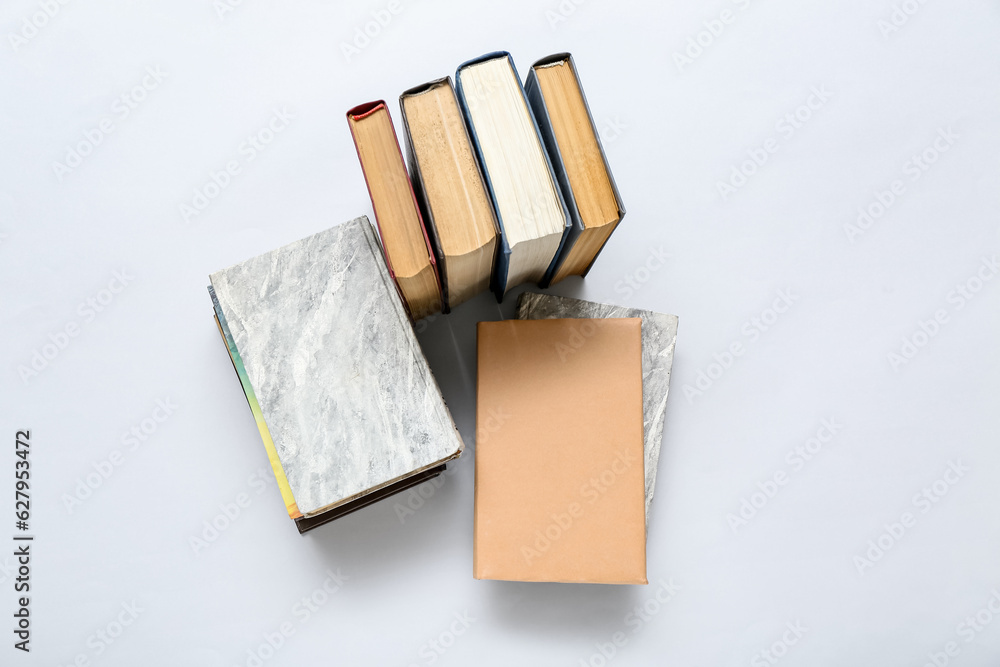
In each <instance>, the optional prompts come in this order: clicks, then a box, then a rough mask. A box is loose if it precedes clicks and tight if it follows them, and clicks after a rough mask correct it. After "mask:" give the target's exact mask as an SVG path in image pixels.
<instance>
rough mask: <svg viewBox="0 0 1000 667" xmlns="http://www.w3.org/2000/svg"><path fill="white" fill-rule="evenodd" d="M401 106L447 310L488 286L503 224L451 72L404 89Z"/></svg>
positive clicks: (419, 199) (415, 185) (412, 171)
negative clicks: (463, 112) (456, 93)
mask: <svg viewBox="0 0 1000 667" xmlns="http://www.w3.org/2000/svg"><path fill="white" fill-rule="evenodd" d="M399 108H400V112H401V113H402V117H403V127H404V129H405V131H404V136H405V137H406V144H407V154H408V161H409V165H410V178H411V181H412V183H413V191H414V193H416V196H417V202H418V203H419V204H420V212H421V214H422V215H423V219H424V223H425V225H426V227H427V231H428V234H429V236H430V240H431V246H432V248H433V250H434V256H435V259H436V260H437V268H438V275H439V277H440V278H441V294H442V300H443V302H444V303H443V307H442V310H443V311H444V312H446V313H447V312H449V311H450V309H451V308H452V307H453V306H456V305H458V304H460V303H462V302H463V301H466V300H468V299H470V298H472V297H473V296H475V295H477V294H479V293H480V292H484V291H486V290H487V289H489V285H490V278H491V276H492V273H493V260H494V258H495V255H496V248H497V241H498V236H499V229H498V228H497V223H496V217H495V214H494V212H493V205H492V203H491V201H490V196H489V193H488V192H487V191H486V184H485V182H484V181H483V176H482V173H481V172H480V170H479V164H478V162H477V161H476V154H475V150H474V149H473V147H472V141H471V139H470V138H469V133H468V130H467V128H466V126H465V121H464V119H463V118H462V112H461V110H460V109H459V108H458V100H457V98H456V97H455V88H454V87H453V86H452V82H451V77H445V78H443V79H438V80H436V81H431V82H429V83H425V84H423V85H421V86H417V87H415V88H411V89H409V90H407V91H405V92H404V93H403V94H402V95H400V97H399Z"/></svg>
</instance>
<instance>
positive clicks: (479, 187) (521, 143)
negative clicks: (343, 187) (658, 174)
mask: <svg viewBox="0 0 1000 667" xmlns="http://www.w3.org/2000/svg"><path fill="white" fill-rule="evenodd" d="M455 78H456V81H457V86H453V85H452V81H451V77H446V78H444V79H438V80H436V81H431V82H430V83H426V84H423V85H420V86H417V87H415V88H411V89H410V90H407V91H405V92H404V93H403V94H402V95H401V96H400V98H399V106H400V111H401V112H402V117H403V127H404V128H405V134H406V137H405V139H406V145H407V149H408V150H407V152H408V154H409V173H407V168H406V165H405V164H404V161H403V154H402V151H401V150H400V148H399V142H398V140H397V138H396V133H395V130H394V129H393V124H392V119H391V118H390V115H389V109H388V107H387V106H386V104H385V102H384V101H382V100H378V101H376V102H369V103H367V104H361V105H359V106H356V107H354V108H353V109H351V110H350V111H348V112H347V120H348V124H349V125H350V128H351V133H352V135H353V137H354V143H355V146H356V148H357V152H358V157H359V159H360V161H361V167H362V170H363V172H364V175H365V182H366V183H367V184H368V192H369V194H370V195H371V200H372V206H373V208H374V210H375V220H376V222H377V224H378V229H379V233H380V237H381V239H382V247H383V249H384V251H385V258H386V263H387V264H388V265H389V270H390V272H391V273H392V274H393V276H394V277H395V280H396V284H397V287H398V289H399V293H400V296H401V297H402V299H403V302H404V303H405V304H406V306H407V309H408V311H409V312H410V314H411V315H412V317H413V318H414V319H420V318H421V317H425V316H426V315H430V314H432V313H436V312H439V311H441V312H448V311H449V310H450V309H451V308H452V307H453V306H456V305H458V304H459V303H462V302H463V301H465V300H467V299H469V298H470V297H473V296H475V295H476V294H479V293H481V292H483V291H485V290H486V289H492V290H493V292H494V293H495V294H496V297H497V300H498V301H500V300H502V299H503V296H504V294H505V293H506V292H507V291H508V290H509V289H510V288H512V287H515V286H517V285H520V284H521V283H525V282H534V283H537V284H538V285H539V286H540V287H543V288H544V287H548V286H549V285H551V284H553V283H556V282H559V281H560V280H562V279H563V278H566V277H568V276H573V275H579V276H583V275H586V273H587V271H589V269H590V267H591V266H592V265H593V263H594V260H595V259H596V258H597V255H598V253H600V251H601V249H602V248H603V247H604V244H605V243H606V242H607V241H608V238H609V237H610V236H611V232H613V231H614V229H615V227H616V226H617V225H618V223H619V222H621V219H622V217H623V216H624V215H625V208H624V206H623V205H622V202H621V197H620V196H619V194H618V190H617V188H616V187H615V183H614V179H613V177H612V176H611V170H610V169H609V167H608V163H607V159H606V158H605V155H604V151H603V149H602V147H601V142H600V138H599V135H598V133H597V129H596V127H595V125H594V121H593V118H592V117H591V115H590V109H589V107H588V105H587V100H586V97H585V96H584V94H583V88H582V86H581V84H580V78H579V76H578V74H577V70H576V66H575V64H574V62H573V58H572V56H571V55H570V54H568V53H561V54H557V55H553V56H549V57H548V58H544V59H542V60H539V61H538V62H536V63H535V64H534V65H533V66H532V67H531V70H530V71H529V72H528V77H527V81H526V82H525V84H524V85H523V86H522V85H521V80H520V78H519V76H518V73H517V70H516V69H515V67H514V62H513V60H512V59H511V57H510V54H509V53H507V52H495V53H490V54H487V55H485V56H483V57H481V58H476V59H475V60H470V61H468V62H466V63H464V64H463V65H461V66H460V67H459V68H458V72H457V73H456V75H455Z"/></svg>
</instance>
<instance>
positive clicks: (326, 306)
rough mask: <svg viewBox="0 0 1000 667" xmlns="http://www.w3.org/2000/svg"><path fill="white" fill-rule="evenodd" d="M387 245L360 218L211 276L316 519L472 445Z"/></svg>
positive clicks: (281, 450)
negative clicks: (405, 301)
mask: <svg viewBox="0 0 1000 667" xmlns="http://www.w3.org/2000/svg"><path fill="white" fill-rule="evenodd" d="M381 253H382V250H381V248H380V247H379V245H378V240H377V239H376V237H375V233H374V231H373V230H372V227H371V224H370V223H369V222H368V219H367V218H366V217H360V218H356V219H354V220H351V221H350V222H347V223H344V224H342V225H339V226H337V227H334V228H332V229H328V230H326V231H324V232H320V233H318V234H314V235H313V236H310V237H308V238H305V239H302V240H300V241H296V242H294V243H291V244H289V245H286V246H284V247H282V248H278V249H277V250H272V251H271V252H267V253H264V254H263V255H259V256H257V257H254V258H252V259H248V260H246V261H245V262H241V263H239V264H236V265H234V266H231V267H229V268H228V269H224V270H222V271H219V272H217V273H213V274H212V275H211V276H210V279H211V282H212V287H213V288H214V290H215V294H216V297H217V299H218V302H219V304H220V305H221V308H222V312H223V314H224V316H225V320H226V323H227V324H228V328H229V331H230V332H231V334H232V338H233V342H234V343H235V345H236V349H237V351H238V353H239V356H240V358H242V361H243V365H244V366H245V368H246V374H247V377H248V378H249V380H250V384H251V385H252V387H253V390H254V393H255V394H256V397H257V401H258V403H259V404H260V409H261V413H262V414H263V417H264V421H265V422H266V423H267V428H268V431H269V432H270V435H271V438H272V439H273V440H274V446H275V449H276V451H277V453H278V458H279V459H280V460H281V465H282V468H284V472H285V476H286V477H287V479H288V484H289V486H290V487H291V490H292V494H293V495H294V496H295V502H296V504H297V505H298V508H299V511H300V512H302V514H303V515H304V516H306V517H308V516H314V515H316V514H318V513H320V512H323V511H325V510H327V509H330V508H331V507H334V506H336V505H340V504H342V503H344V502H346V501H349V500H352V499H354V498H356V497H359V496H361V495H364V494H366V493H368V492H370V491H374V490H376V489H378V488H381V487H383V486H386V485H388V484H390V483H392V482H395V481H398V480H401V479H404V478H406V477H409V476H410V475H412V474H414V473H416V472H419V471H422V470H426V469H428V468H431V467H434V466H436V465H439V464H440V463H442V462H444V461H447V460H449V459H452V458H455V457H457V456H458V455H459V454H461V452H462V449H463V444H462V439H461V436H460V435H459V433H458V430H457V429H456V428H455V423H454V421H452V418H451V413H450V412H449V411H448V408H447V407H446V406H445V403H444V399H443V398H442V396H441V392H440V390H439V389H438V386H437V382H436V381H435V380H434V376H433V375H432V374H431V370H430V367H429V366H428V364H427V359H426V358H425V357H424V355H423V352H422V351H421V349H420V345H419V344H418V342H417V338H416V335H415V334H414V332H413V328H412V326H411V325H410V321H409V319H408V318H407V315H406V312H405V310H404V309H403V306H402V304H401V303H400V301H399V296H398V295H397V293H396V288H395V285H394V283H393V282H392V279H391V278H390V276H389V272H388V269H387V268H386V265H385V262H384V261H383V259H382V254H381Z"/></svg>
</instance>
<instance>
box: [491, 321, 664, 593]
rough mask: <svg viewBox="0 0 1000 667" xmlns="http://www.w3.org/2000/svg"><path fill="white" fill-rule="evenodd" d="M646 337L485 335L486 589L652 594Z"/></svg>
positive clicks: (571, 327)
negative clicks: (515, 586) (543, 587)
mask: <svg viewBox="0 0 1000 667" xmlns="http://www.w3.org/2000/svg"><path fill="white" fill-rule="evenodd" d="M641 331H642V329H641V320H639V319H637V318H622V319H549V320H508V321H504V322H480V323H479V325H478V384H477V399H476V400H477V404H476V413H477V414H476V419H477V424H476V490H475V529H474V547H473V561H474V563H473V570H474V576H475V577H476V578H477V579H504V580H511V581H556V582H576V583H607V584H645V583H646V528H645V500H644V498H645V491H644V470H643V413H642V341H641Z"/></svg>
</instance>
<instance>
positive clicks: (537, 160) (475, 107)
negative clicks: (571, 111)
mask: <svg viewBox="0 0 1000 667" xmlns="http://www.w3.org/2000/svg"><path fill="white" fill-rule="evenodd" d="M455 79H456V82H457V83H456V87H457V92H458V101H459V105H460V106H461V108H462V113H463V114H464V116H465V120H466V124H467V125H468V128H469V134H470V136H471V137H472V143H473V146H474V147H475V149H476V155H477V158H478V160H479V165H480V167H481V168H482V172H483V177H484V178H485V180H486V188H487V190H488V191H489V193H490V197H491V199H492V203H493V207H494V211H495V212H496V218H497V223H498V224H499V227H500V249H499V251H498V254H497V258H496V264H495V266H494V271H493V281H492V282H493V291H494V292H495V293H496V297H497V300H498V301H500V300H502V299H503V295H504V294H505V293H506V292H507V290H508V289H509V288H511V287H515V286H517V285H519V284H521V283H524V282H536V283H538V284H539V286H541V287H546V286H547V285H548V282H549V281H550V280H551V278H552V275H553V272H554V271H555V268H556V260H557V258H558V255H559V250H560V249H561V248H562V245H563V241H564V240H565V238H566V234H567V233H568V232H569V229H570V227H571V222H570V219H569V214H568V212H567V210H566V205H565V203H564V202H563V198H562V193H561V191H560V188H559V185H558V183H557V182H556V179H555V176H554V175H553V173H552V165H551V163H550V162H549V156H548V154H547V153H546V152H545V149H544V147H543V145H542V141H541V139H540V138H539V135H538V126H537V125H536V124H535V119H534V117H533V116H532V114H531V109H530V107H529V106H528V101H527V99H526V98H525V95H524V88H523V87H522V86H521V80H520V79H519V78H518V74H517V70H516V69H515V68H514V62H513V60H512V59H511V57H510V54H509V53H507V52H505V51H503V52H495V53H490V54H487V55H485V56H482V57H481V58H477V59H475V60H470V61H469V62H467V63H465V64H463V65H462V66H460V67H459V68H458V72H457V73H456V75H455Z"/></svg>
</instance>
